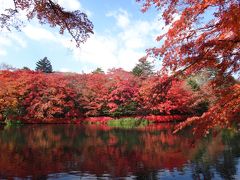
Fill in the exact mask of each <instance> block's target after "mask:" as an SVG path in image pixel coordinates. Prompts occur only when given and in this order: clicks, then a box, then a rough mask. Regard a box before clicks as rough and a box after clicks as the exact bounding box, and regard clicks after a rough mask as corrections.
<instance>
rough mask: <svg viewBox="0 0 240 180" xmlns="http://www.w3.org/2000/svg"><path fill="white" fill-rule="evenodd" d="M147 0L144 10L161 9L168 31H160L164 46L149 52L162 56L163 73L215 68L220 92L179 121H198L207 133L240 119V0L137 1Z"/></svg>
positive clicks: (215, 90)
mask: <svg viewBox="0 0 240 180" xmlns="http://www.w3.org/2000/svg"><path fill="white" fill-rule="evenodd" d="M137 1H138V2H143V9H142V10H143V12H145V11H147V10H148V9H149V8H150V7H151V6H155V7H156V8H157V9H158V10H159V11H161V12H162V17H163V19H164V21H165V24H166V25H169V29H168V31H167V33H165V34H163V35H160V36H159V37H158V38H157V40H158V41H162V42H161V43H162V45H161V46H160V47H156V48H152V49H149V50H148V55H152V56H155V57H157V58H161V59H162V61H163V68H162V71H163V72H170V73H172V74H174V76H178V75H181V76H184V75H185V76H188V75H192V74H194V73H198V71H200V70H204V69H210V70H212V71H214V72H215V75H214V77H212V78H211V83H209V84H208V85H211V88H212V91H213V93H214V96H216V99H215V100H216V101H214V102H213V103H212V104H211V106H210V109H209V111H208V112H206V113H204V114H203V115H202V117H193V118H191V119H188V121H187V122H185V123H183V124H181V125H180V126H178V129H181V128H183V127H185V126H186V125H187V124H188V125H190V124H194V125H195V126H196V127H198V129H199V130H203V129H204V130H203V131H205V132H207V131H208V130H209V129H210V128H212V127H214V126H215V125H217V126H219V125H220V126H229V125H230V124H232V122H233V121H234V122H237V123H238V122H239V120H240V114H239V112H240V111H239V104H240V103H239V97H240V95H239V84H237V83H238V82H234V81H233V80H232V79H233V78H232V76H235V77H236V78H237V79H239V73H240V60H239V59H240V31H239V29H240V21H239V14H240V4H239V0H231V1H219V0H211V1H201V0H196V1H192V0H186V1H184V3H182V1H180V0H161V1H159V0H137Z"/></svg>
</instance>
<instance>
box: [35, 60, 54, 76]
mask: <svg viewBox="0 0 240 180" xmlns="http://www.w3.org/2000/svg"><path fill="white" fill-rule="evenodd" d="M36 66H37V67H36V71H41V72H45V73H52V71H53V70H52V65H51V62H50V61H49V60H48V58H47V57H44V58H43V59H41V60H40V61H38V62H37V63H36Z"/></svg>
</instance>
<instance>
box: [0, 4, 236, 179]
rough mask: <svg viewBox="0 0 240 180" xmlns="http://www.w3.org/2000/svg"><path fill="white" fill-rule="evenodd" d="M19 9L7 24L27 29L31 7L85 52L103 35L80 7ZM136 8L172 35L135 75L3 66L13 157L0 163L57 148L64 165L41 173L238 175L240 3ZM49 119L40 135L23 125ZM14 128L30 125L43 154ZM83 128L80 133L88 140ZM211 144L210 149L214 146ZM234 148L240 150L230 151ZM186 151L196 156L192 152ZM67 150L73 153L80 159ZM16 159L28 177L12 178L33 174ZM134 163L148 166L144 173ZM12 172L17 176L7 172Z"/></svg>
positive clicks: (3, 18)
mask: <svg viewBox="0 0 240 180" xmlns="http://www.w3.org/2000/svg"><path fill="white" fill-rule="evenodd" d="M13 3H14V8H12V9H6V10H5V11H4V13H3V14H1V15H0V24H1V28H5V29H7V30H9V31H11V30H12V29H21V25H20V24H19V21H17V19H15V18H16V15H17V14H18V13H20V12H22V11H24V12H26V13H27V14H26V17H27V19H28V20H29V21H31V20H35V21H36V20H37V21H38V22H39V23H40V24H48V25H49V26H50V27H53V28H56V29H59V33H60V34H64V33H67V34H68V35H70V36H71V38H72V40H73V42H74V43H75V46H76V47H77V48H80V49H81V46H82V44H84V43H86V42H87V41H88V39H89V38H90V37H91V36H92V34H94V26H93V25H94V24H93V23H92V22H91V20H90V19H91V16H90V17H88V15H87V14H85V13H84V12H81V11H80V10H76V11H68V10H65V8H64V7H62V6H61V5H60V4H58V2H57V1H52V0H44V1H39V0H18V1H16V0H13ZM135 3H136V5H138V6H140V7H141V10H139V11H142V13H147V12H148V11H152V10H153V9H154V11H157V12H158V13H160V14H161V18H162V20H163V21H164V24H165V26H166V27H167V31H166V32H161V33H160V34H159V35H158V36H157V37H156V41H157V42H158V46H156V47H149V48H148V49H146V51H145V56H143V57H139V60H138V63H137V64H136V65H135V67H134V68H133V69H132V70H131V71H127V70H124V69H123V68H118V67H116V68H112V69H109V70H108V71H103V70H102V69H101V67H99V68H97V69H96V70H94V71H92V72H90V73H84V72H83V73H74V72H58V71H54V67H52V65H51V62H50V61H49V60H48V59H47V57H45V58H43V59H41V60H40V61H38V62H37V64H36V66H37V67H36V69H35V70H31V69H29V68H26V67H25V68H22V69H20V68H19V69H11V68H5V69H4V68H2V69H1V70H0V122H1V123H2V124H4V125H6V126H5V127H4V128H2V129H3V130H2V131H3V132H1V130H0V143H1V148H0V150H1V151H3V152H7V153H9V154H7V155H6V157H7V158H5V157H3V156H1V155H0V167H4V165H6V164H7V165H9V166H7V167H8V168H9V167H13V166H14V167H15V164H14V163H12V161H10V160H9V157H10V156H11V154H14V153H15V154H16V155H19V156H24V157H25V156H26V157H28V156H31V157H32V158H34V157H35V156H34V155H33V154H34V153H38V154H40V155H41V156H39V157H38V158H40V160H39V161H40V162H45V161H46V158H45V155H43V154H42V153H41V152H40V151H39V150H40V149H45V150H46V152H47V156H50V155H49V153H50V152H51V151H55V155H54V157H56V159H57V160H56V165H53V164H54V160H52V159H51V160H50V161H51V162H50V163H52V164H51V165H49V167H48V168H46V169H45V168H44V166H43V167H42V166H41V169H42V171H40V172H39V171H37V170H36V169H34V170H33V172H34V173H35V175H36V174H37V175H41V174H42V173H43V172H44V173H45V175H46V174H48V173H50V172H52V173H57V172H59V171H60V172H70V170H71V171H75V170H76V169H77V170H79V169H80V170H81V172H90V173H92V174H95V175H96V176H97V177H102V175H103V174H104V172H106V173H107V174H110V178H112V177H121V176H122V177H132V175H136V173H137V175H136V177H142V178H145V179H151V178H150V177H153V176H152V175H154V178H152V179H159V177H158V178H157V175H156V171H158V170H159V169H164V168H165V169H167V170H169V171H170V172H175V171H177V172H178V173H179V174H178V175H179V176H180V175H182V174H181V172H185V169H184V168H186V167H188V168H189V167H190V169H191V170H190V171H191V172H192V174H191V178H193V179H201V178H202V177H204V179H209V178H210V179H211V178H214V176H213V174H214V173H216V174H217V175H215V177H221V178H223V179H224V178H226V179H228V178H230V179H235V178H236V179H238V178H239V172H238V173H237V172H236V168H235V166H237V165H236V163H235V164H234V163H233V159H231V158H237V159H238V161H239V157H240V154H239V153H237V152H240V151H238V150H239V147H240V146H239V142H238V141H239V139H238V137H239V129H240V79H239V78H240V77H239V76H240V20H239V15H240V2H239V0H231V1H227V0H196V1H192V0H183V1H182V0H136V2H135ZM43 56H44V55H43ZM129 61H130V60H129ZM153 61H160V62H161V67H159V68H158V69H157V70H154V65H153ZM43 123H45V124H55V125H56V127H50V125H46V126H44V127H43V128H42V127H39V128H36V132H33V130H32V129H31V128H29V127H25V128H23V127H22V124H35V125H32V126H34V127H36V126H38V125H36V124H43ZM162 123H163V124H162ZM164 123H170V124H164ZM57 124H73V127H74V125H75V127H74V128H73V127H72V126H70V125H66V127H67V128H70V130H69V129H67V128H66V129H64V126H62V125H61V126H59V125H57ZM85 125H87V127H85ZM88 125H89V126H88ZM11 126H13V127H14V128H16V126H17V127H19V128H23V129H19V130H17V131H16V132H19V134H24V142H25V141H26V142H30V143H31V145H29V144H28V145H27V146H26V147H28V146H31V148H33V150H34V152H30V151H31V150H30V149H31V148H29V151H25V150H24V146H23V145H22V144H24V143H22V144H21V143H20V145H19V144H18V143H19V142H17V140H16V139H15V138H12V139H11V138H8V137H7V136H8V135H9V134H11V133H12V134H13V135H14V137H17V136H18V135H16V134H15V133H16V132H15V131H13V130H11ZM39 126H40V125H39ZM163 126H164V127H163ZM58 127H60V130H59V129H58ZM111 127H113V129H112V128H111ZM114 127H115V128H116V127H117V129H115V128H114ZM118 128H119V129H118ZM135 128H136V129H135ZM138 128H139V129H138ZM142 128H145V129H142ZM225 128H226V129H227V130H226V129H225ZM71 129H72V130H73V131H71ZM223 129H224V130H223ZM25 130H26V131H28V132H30V133H31V134H32V137H34V138H36V139H40V140H39V143H40V144H36V145H34V143H32V141H33V139H31V138H30V137H28V136H27V133H26V132H25ZM222 130H223V131H222ZM43 131H44V132H43ZM77 131H81V137H80V136H78V135H77V133H78V132H77ZM186 131H187V133H186ZM60 132H61V133H60ZM64 132H67V135H66V134H65V135H66V138H67V139H68V141H66V140H65V139H64V136H65V135H64ZM35 133H36V134H35ZM62 133H63V134H62ZM185 133H186V134H187V135H186V134H185ZM43 136H44V138H43ZM45 136H46V137H45ZM210 136H211V137H210ZM128 137H129V138H128ZM191 137H194V138H191ZM200 137H201V138H202V137H205V138H206V137H207V139H204V140H202V139H201V140H200V139H199V138H200ZM75 138H76V139H75ZM78 138H79V139H78ZM81 138H82V139H81ZM131 138H132V139H131ZM139 139H141V141H142V142H140V140H139ZM5 140H6V142H4V141H5ZM22 140H23V139H22ZM58 140H59V144H58V143H57V142H58ZM45 141H46V142H45ZM233 141H234V142H236V143H237V145H235V146H234V143H233ZM20 142H23V141H20ZM60 142H61V143H63V144H61V143H60ZM75 142H77V143H79V144H78V145H79V146H75V145H76V144H74V143H75ZM55 143H56V144H55ZM214 143H216V144H214ZM2 144H3V146H2ZM43 144H44V145H45V146H43ZM154 144H155V145H156V146H154ZM38 145H39V146H38ZM97 145H99V146H97ZM215 145H216V146H215ZM10 146H11V147H13V148H12V149H11V148H10ZM50 146H51V147H53V148H50ZM202 146H204V148H205V146H207V147H206V149H207V150H203V149H204V148H203V147H202ZM64 147H65V149H64ZM79 147H82V148H83V149H80V148H79ZM228 147H231V148H232V149H234V150H236V151H234V152H229V151H228V150H227V149H226V148H228ZM68 148H69V149H68ZM71 148H72V149H71ZM91 148H94V149H95V150H96V154H95V153H93V152H91ZM217 148H218V150H217ZM9 149H11V150H9ZM17 149H19V150H20V151H17ZM70 149H71V150H70ZM158 149H159V151H158ZM184 149H185V150H186V149H187V150H188V152H189V154H187V153H183V151H184ZM23 151H24V153H23ZM67 151H69V152H74V153H73V154H74V155H75V156H76V157H77V158H74V157H72V156H70V154H69V153H67ZM11 152H13V153H11ZM122 152H124V153H126V154H124V153H122ZM224 153H227V157H228V158H229V157H231V158H230V159H231V160H232V161H231V162H232V165H233V164H234V165H233V167H234V168H233V169H234V172H233V171H232V172H231V173H230V170H229V169H227V168H226V167H227V166H228V165H226V166H224V168H222V169H221V170H219V169H218V168H219V167H220V166H221V167H222V165H221V162H220V160H219V159H221V158H223V159H224V160H223V162H224V163H225V162H226V163H227V160H226V159H227V157H226V156H225V155H226V154H224ZM229 153H230V155H229ZM50 154H51V153H50ZM80 154H81V155H80ZM214 154H216V155H214ZM218 155H219V156H218ZM228 155H229V156H228ZM36 156H37V155H36ZM58 156H59V157H60V156H61V157H63V158H64V161H66V162H68V161H71V163H73V164H74V163H77V164H80V165H79V166H77V165H76V164H75V165H73V164H72V165H73V167H74V168H71V167H70V166H71V165H69V166H67V165H66V164H65V163H63V161H61V160H59V159H60V158H59V157H58ZM206 156H207V158H206ZM84 157H88V158H89V157H90V158H93V159H94V161H95V160H96V159H98V158H99V157H101V160H102V161H103V162H107V163H109V164H111V163H112V165H109V164H104V166H100V165H98V164H94V163H93V159H87V158H86V159H84ZM153 157H155V158H156V159H155V158H153ZM15 158H16V159H18V160H19V159H20V161H19V162H21V163H23V165H24V166H25V167H27V168H25V169H24V170H19V174H18V173H16V172H15V171H12V168H10V169H9V172H11V173H10V174H11V177H22V178H25V177H28V175H29V173H28V171H26V169H28V168H29V167H28V165H29V164H31V162H30V161H29V160H28V161H23V160H21V158H19V157H15ZM81 158H83V159H81ZM111 158H114V159H115V160H112V159H111ZM131 158H132V161H131ZM204 158H206V159H207V160H206V161H207V162H206V161H204ZM76 159H77V160H76ZM80 159H81V161H80ZM173 159H174V160H173ZM208 160H209V161H208ZM218 160H219V161H218ZM228 160H229V159H228ZM112 161H113V162H112ZM236 161H237V160H236ZM34 162H35V163H36V162H37V161H34ZM134 162H138V163H140V164H141V166H142V167H141V168H142V169H141V168H140V169H139V166H140V165H139V166H138V165H137V164H134ZM234 162H235V161H234ZM45 163H46V162H45ZM119 163H120V164H119ZM186 164H187V165H186ZM198 165H199V166H198ZM58 166H59V167H58ZM111 166H112V167H114V168H113V169H114V171H113V169H111V168H110V167H111ZM203 166H204V167H203ZM238 166H240V165H239V164H238ZM66 167H69V169H70V170H69V171H68V168H66ZM123 167H124V168H123ZM127 167H128V168H127ZM143 167H145V168H146V169H145V170H144V168H143ZM200 167H201V168H200ZM175 168H176V169H177V170H176V169H175ZM214 168H215V171H214V173H212V174H211V173H210V171H211V170H212V169H214ZM225 168H226V169H227V170H226V169H225ZM1 169H2V168H1ZM223 169H224V170H226V171H227V173H226V172H225V171H224V172H223ZM35 170H36V172H35ZM46 170H49V172H48V171H46ZM228 170H229V171H228ZM141 171H144V172H145V171H146V173H147V175H146V176H145V175H142V174H141ZM164 172H165V170H164ZM139 173H140V174H141V175H139ZM151 173H153V174H151ZM154 173H155V174H154ZM199 174H201V175H202V176H201V175H199ZM236 174H237V175H236ZM3 175H4V177H8V172H7V171H4V173H3ZM218 175H219V176H218ZM225 175H226V176H225ZM79 176H81V177H85V175H77V177H79ZM33 177H34V176H33ZM86 177H87V175H86ZM134 177H135V176H134ZM163 177H169V176H168V175H164V176H163ZM170 177H174V176H170ZM177 177H178V176H177ZM0 178H1V170H0ZM44 178H46V179H47V176H46V177H44ZM70 179H71V178H70ZM133 179H134V178H133Z"/></svg>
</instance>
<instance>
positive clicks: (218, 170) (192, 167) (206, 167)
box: [0, 124, 240, 180]
mask: <svg viewBox="0 0 240 180" xmlns="http://www.w3.org/2000/svg"><path fill="white" fill-rule="evenodd" d="M171 129H172V127H171V125H169V124H163V125H158V126H149V127H146V128H140V129H133V130H123V129H110V128H108V127H104V126H94V125H91V126H80V125H27V126H21V127H15V128H9V127H3V126H0V179H184V180H185V179H240V158H239V157H240V134H239V133H236V132H233V131H230V130H224V131H223V132H222V133H219V134H217V135H215V136H214V137H213V136H209V137H207V138H204V139H198V140H193V139H194V138H193V136H192V134H191V133H190V132H182V133H181V134H178V135H172V134H171Z"/></svg>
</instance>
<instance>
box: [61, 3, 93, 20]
mask: <svg viewBox="0 0 240 180" xmlns="http://www.w3.org/2000/svg"><path fill="white" fill-rule="evenodd" d="M57 2H58V3H59V5H60V6H62V7H63V8H64V9H66V10H68V11H75V10H81V11H83V12H84V13H86V14H87V15H88V16H89V17H91V16H92V14H93V13H92V12H91V11H89V10H87V9H84V8H83V7H82V5H81V3H80V2H79V1H78V0H58V1H57Z"/></svg>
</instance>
